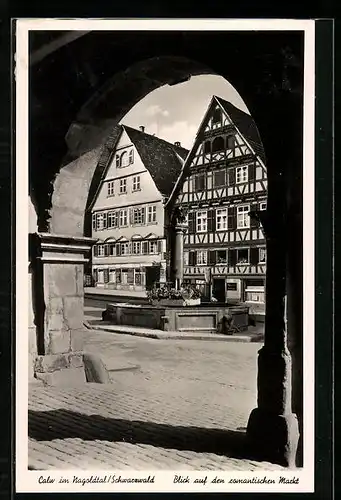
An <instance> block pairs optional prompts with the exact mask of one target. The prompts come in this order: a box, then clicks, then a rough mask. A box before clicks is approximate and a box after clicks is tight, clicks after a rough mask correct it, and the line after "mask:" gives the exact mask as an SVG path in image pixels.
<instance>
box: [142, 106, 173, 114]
mask: <svg viewBox="0 0 341 500" xmlns="http://www.w3.org/2000/svg"><path fill="white" fill-rule="evenodd" d="M145 114H146V116H149V117H154V116H165V117H167V116H169V111H167V110H166V109H162V108H161V106H159V105H158V104H152V105H151V106H148V108H147V109H146V111H145Z"/></svg>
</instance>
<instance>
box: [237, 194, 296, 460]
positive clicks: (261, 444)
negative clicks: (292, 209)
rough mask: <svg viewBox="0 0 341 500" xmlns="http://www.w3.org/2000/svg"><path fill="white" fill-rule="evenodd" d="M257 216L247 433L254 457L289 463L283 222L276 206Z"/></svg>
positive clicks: (292, 436) (291, 428)
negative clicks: (258, 278)
mask: <svg viewBox="0 0 341 500" xmlns="http://www.w3.org/2000/svg"><path fill="white" fill-rule="evenodd" d="M272 201H273V200H272ZM275 206H276V204H274V205H273V207H275ZM268 210H269V205H268ZM258 217H259V218H260V220H261V222H262V225H263V228H264V232H265V236H266V243H267V269H266V317H265V336H264V346H263V347H262V349H260V351H259V355H258V379H257V387H258V401H257V403H258V406H257V408H255V409H254V410H253V411H252V412H251V415H250V418H249V422H248V426H247V436H248V441H249V444H250V446H251V449H252V451H253V452H254V453H255V454H256V455H257V456H259V458H261V459H263V460H268V461H272V462H277V463H280V464H282V465H286V466H289V467H290V466H294V465H295V461H296V451H297V444H298V438H299V431H298V421H297V417H296V415H295V414H293V413H292V401H291V397H292V394H291V391H292V381H291V377H292V374H291V372H292V364H291V355H290V352H289V350H288V346H287V325H286V255H287V248H286V239H287V238H288V235H287V234H286V228H287V223H286V220H285V213H284V211H283V210H280V206H278V205H277V210H276V211H273V212H272V213H270V212H269V211H267V212H265V213H262V212H260V213H259V214H258Z"/></svg>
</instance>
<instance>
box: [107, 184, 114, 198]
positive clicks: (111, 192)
mask: <svg viewBox="0 0 341 500" xmlns="http://www.w3.org/2000/svg"><path fill="white" fill-rule="evenodd" d="M107 196H114V181H109V182H108V194H107Z"/></svg>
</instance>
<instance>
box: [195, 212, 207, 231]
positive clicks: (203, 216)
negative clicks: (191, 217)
mask: <svg viewBox="0 0 341 500" xmlns="http://www.w3.org/2000/svg"><path fill="white" fill-rule="evenodd" d="M206 231H207V211H206V210H205V211H204V212H197V232H198V233H205V232H206Z"/></svg>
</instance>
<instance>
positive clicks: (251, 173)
mask: <svg viewBox="0 0 341 500" xmlns="http://www.w3.org/2000/svg"><path fill="white" fill-rule="evenodd" d="M255 177H256V165H255V164H254V163H252V164H251V165H249V182H252V181H254V180H255Z"/></svg>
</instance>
